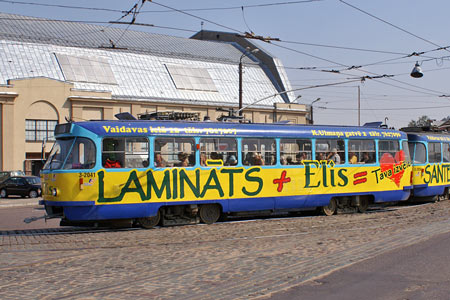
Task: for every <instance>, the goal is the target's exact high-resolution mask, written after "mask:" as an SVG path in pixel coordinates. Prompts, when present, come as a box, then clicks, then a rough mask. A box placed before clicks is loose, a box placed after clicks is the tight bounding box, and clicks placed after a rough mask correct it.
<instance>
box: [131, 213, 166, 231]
mask: <svg viewBox="0 0 450 300" xmlns="http://www.w3.org/2000/svg"><path fill="white" fill-rule="evenodd" d="M160 220H161V214H160V213H159V210H158V213H157V214H156V216H153V217H145V218H138V219H137V221H138V222H139V224H140V225H141V226H142V227H143V228H145V229H151V228H153V227H155V226H156V225H158V223H159V221H160Z"/></svg>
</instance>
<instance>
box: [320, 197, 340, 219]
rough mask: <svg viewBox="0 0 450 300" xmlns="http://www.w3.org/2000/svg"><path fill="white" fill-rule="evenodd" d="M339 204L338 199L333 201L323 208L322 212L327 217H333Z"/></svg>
mask: <svg viewBox="0 0 450 300" xmlns="http://www.w3.org/2000/svg"><path fill="white" fill-rule="evenodd" d="M336 209H337V204H336V199H331V200H330V203H329V204H328V205H327V206H322V212H323V213H324V214H325V215H326V216H332V215H334V214H335V213H336Z"/></svg>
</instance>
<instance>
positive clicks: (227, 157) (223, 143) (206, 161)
mask: <svg viewBox="0 0 450 300" xmlns="http://www.w3.org/2000/svg"><path fill="white" fill-rule="evenodd" d="M214 161H219V162H220V164H219V165H224V166H235V165H237V163H238V159H237V143H236V139H234V138H202V139H200V165H202V166H214Z"/></svg>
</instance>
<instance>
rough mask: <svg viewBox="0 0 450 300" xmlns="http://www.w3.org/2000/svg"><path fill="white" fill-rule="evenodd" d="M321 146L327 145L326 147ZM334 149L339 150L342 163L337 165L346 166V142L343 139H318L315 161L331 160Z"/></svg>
mask: <svg viewBox="0 0 450 300" xmlns="http://www.w3.org/2000/svg"><path fill="white" fill-rule="evenodd" d="M319 145H326V147H323V146H319ZM333 149H336V150H337V151H336V153H337V154H338V155H339V158H340V162H339V163H337V164H340V165H341V164H345V141H344V140H341V139H316V142H315V151H314V155H315V159H316V160H318V161H322V160H330V159H331V157H332V156H333V151H332V150H333ZM322 154H325V155H322Z"/></svg>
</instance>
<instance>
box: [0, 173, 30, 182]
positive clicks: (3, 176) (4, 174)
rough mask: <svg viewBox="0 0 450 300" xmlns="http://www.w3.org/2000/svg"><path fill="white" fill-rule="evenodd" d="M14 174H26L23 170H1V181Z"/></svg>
mask: <svg viewBox="0 0 450 300" xmlns="http://www.w3.org/2000/svg"><path fill="white" fill-rule="evenodd" d="M12 176H25V173H24V172H23V171H0V182H2V181H3V180H6V179H8V178H9V177H12Z"/></svg>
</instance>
